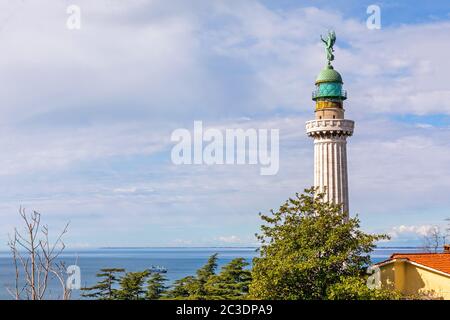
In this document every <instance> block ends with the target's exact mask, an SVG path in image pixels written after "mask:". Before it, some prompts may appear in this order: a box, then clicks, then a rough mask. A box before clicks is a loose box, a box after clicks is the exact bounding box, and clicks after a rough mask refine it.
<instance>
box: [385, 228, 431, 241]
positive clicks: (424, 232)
mask: <svg viewBox="0 0 450 320" xmlns="http://www.w3.org/2000/svg"><path fill="white" fill-rule="evenodd" d="M436 228H437V226H432V225H419V226H414V225H409V226H406V225H400V226H397V227H393V228H392V230H391V232H390V233H389V234H390V236H391V237H393V238H397V237H399V236H402V235H415V236H420V237H425V236H428V235H429V234H430V233H431V232H432V231H433V230H435V229H436Z"/></svg>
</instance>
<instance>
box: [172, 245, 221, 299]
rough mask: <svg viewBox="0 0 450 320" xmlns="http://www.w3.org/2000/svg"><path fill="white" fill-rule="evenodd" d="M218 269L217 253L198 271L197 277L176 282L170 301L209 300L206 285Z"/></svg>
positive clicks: (189, 277)
mask: <svg viewBox="0 0 450 320" xmlns="http://www.w3.org/2000/svg"><path fill="white" fill-rule="evenodd" d="M216 269H217V253H215V254H213V255H212V256H211V257H209V259H208V261H207V262H206V264H205V265H204V266H203V267H201V268H200V269H198V270H197V272H196V276H188V277H184V278H182V279H180V280H177V281H175V282H174V284H173V286H172V289H171V290H170V291H169V292H168V294H167V297H168V298H170V299H190V300H205V299H209V292H208V290H207V287H206V284H207V282H208V280H209V279H210V278H211V277H212V276H214V275H215V272H216Z"/></svg>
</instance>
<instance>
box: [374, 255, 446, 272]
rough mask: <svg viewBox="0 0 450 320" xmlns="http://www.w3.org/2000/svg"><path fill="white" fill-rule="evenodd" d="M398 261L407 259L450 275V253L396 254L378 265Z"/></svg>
mask: <svg viewBox="0 0 450 320" xmlns="http://www.w3.org/2000/svg"><path fill="white" fill-rule="evenodd" d="M396 259H405V260H408V261H410V262H413V263H416V264H420V265H422V266H425V267H428V268H431V269H434V270H437V271H440V272H444V273H447V274H449V275H450V253H394V254H393V255H391V257H390V259H389V260H386V261H383V262H380V263H378V264H385V263H388V262H391V261H393V260H396Z"/></svg>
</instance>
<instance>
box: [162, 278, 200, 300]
mask: <svg viewBox="0 0 450 320" xmlns="http://www.w3.org/2000/svg"><path fill="white" fill-rule="evenodd" d="M196 283H197V279H196V278H195V277H194V276H187V277H184V278H181V279H178V280H175V281H174V283H173V285H172V287H171V289H170V290H169V291H168V292H167V298H169V299H191V294H192V293H193V292H194V290H195V288H196V287H197V285H196Z"/></svg>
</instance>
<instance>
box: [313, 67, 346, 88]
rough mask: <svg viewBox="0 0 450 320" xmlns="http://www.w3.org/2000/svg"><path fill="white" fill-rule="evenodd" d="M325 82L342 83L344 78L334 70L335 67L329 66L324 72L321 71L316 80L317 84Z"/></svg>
mask: <svg viewBox="0 0 450 320" xmlns="http://www.w3.org/2000/svg"><path fill="white" fill-rule="evenodd" d="M323 82H338V83H343V82H342V77H341V75H340V74H339V72H337V71H336V70H334V69H333V66H331V65H327V66H326V67H325V68H324V69H322V71H320V73H319V75H318V76H317V79H316V84H319V83H323Z"/></svg>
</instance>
